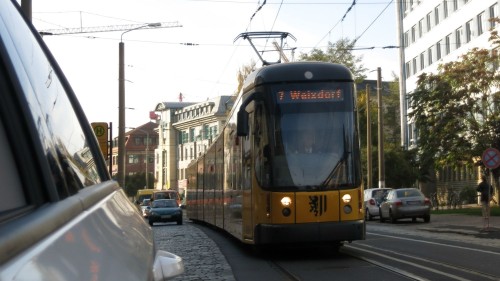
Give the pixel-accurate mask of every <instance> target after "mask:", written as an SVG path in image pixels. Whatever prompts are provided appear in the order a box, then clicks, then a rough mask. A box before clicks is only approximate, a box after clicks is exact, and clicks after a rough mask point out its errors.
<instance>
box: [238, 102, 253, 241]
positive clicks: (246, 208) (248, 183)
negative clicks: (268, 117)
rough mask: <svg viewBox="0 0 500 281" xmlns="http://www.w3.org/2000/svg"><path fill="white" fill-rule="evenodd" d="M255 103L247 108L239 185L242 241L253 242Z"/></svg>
mask: <svg viewBox="0 0 500 281" xmlns="http://www.w3.org/2000/svg"><path fill="white" fill-rule="evenodd" d="M254 104H255V102H251V103H250V104H249V105H248V106H247V111H248V112H249V115H248V127H249V131H248V132H249V133H248V135H247V136H245V137H243V138H242V154H243V155H242V160H243V161H242V171H241V177H242V179H241V184H242V192H243V214H242V220H243V239H248V240H253V228H254V227H253V202H252V201H253V200H252V175H253V171H252V166H253V165H252V154H253V149H252V147H253V142H254V133H253V132H254V128H255V120H254V118H255V114H254V110H253V106H254Z"/></svg>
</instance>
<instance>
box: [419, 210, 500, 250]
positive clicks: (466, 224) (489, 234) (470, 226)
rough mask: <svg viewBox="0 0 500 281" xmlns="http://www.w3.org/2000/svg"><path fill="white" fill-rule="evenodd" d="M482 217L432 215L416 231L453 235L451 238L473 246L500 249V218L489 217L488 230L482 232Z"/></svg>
mask: <svg viewBox="0 0 500 281" xmlns="http://www.w3.org/2000/svg"><path fill="white" fill-rule="evenodd" d="M483 223H484V220H483V217H482V216H472V215H461V214H442V215H441V214H440V215H437V214H432V215H431V222H430V223H429V224H425V225H419V226H418V227H417V230H422V231H426V232H429V233H435V234H448V236H451V235H454V237H453V238H455V239H459V240H462V241H467V242H471V243H475V244H481V245H487V246H495V247H500V217H498V216H495V217H490V219H489V228H488V229H486V230H483Z"/></svg>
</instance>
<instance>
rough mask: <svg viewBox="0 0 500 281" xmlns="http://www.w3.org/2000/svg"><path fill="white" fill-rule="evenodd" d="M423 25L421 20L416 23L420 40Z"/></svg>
mask: <svg viewBox="0 0 500 281" xmlns="http://www.w3.org/2000/svg"><path fill="white" fill-rule="evenodd" d="M423 24H424V22H423V19H421V20H419V21H418V38H422V32H423Z"/></svg>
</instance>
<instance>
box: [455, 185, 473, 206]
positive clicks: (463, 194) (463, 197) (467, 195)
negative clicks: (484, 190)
mask: <svg viewBox="0 0 500 281" xmlns="http://www.w3.org/2000/svg"><path fill="white" fill-rule="evenodd" d="M459 197H460V202H462V203H465V204H474V203H477V191H476V188H474V187H470V186H468V187H465V188H463V189H462V190H461V191H460V194H459Z"/></svg>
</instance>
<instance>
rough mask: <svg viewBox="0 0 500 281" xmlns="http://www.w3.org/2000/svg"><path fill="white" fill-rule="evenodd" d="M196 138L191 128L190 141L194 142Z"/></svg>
mask: <svg viewBox="0 0 500 281" xmlns="http://www.w3.org/2000/svg"><path fill="white" fill-rule="evenodd" d="M194 137H195V135H194V128H190V129H189V141H190V142H194Z"/></svg>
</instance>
